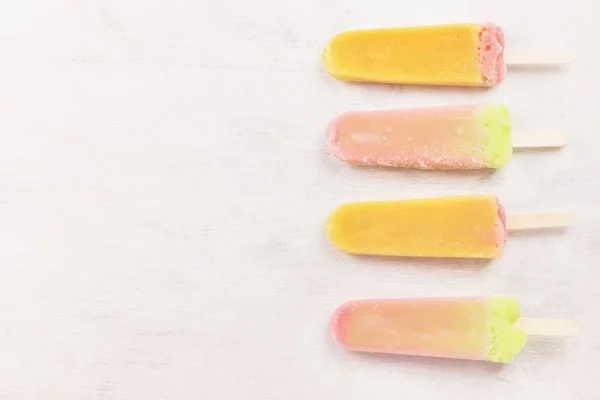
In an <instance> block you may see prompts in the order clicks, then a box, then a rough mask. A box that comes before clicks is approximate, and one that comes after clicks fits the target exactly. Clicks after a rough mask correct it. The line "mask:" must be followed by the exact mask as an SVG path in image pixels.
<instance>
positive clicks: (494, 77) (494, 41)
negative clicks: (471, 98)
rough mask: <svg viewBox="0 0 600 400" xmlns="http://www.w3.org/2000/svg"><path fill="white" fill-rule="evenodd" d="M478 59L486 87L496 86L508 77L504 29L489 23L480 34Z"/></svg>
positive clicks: (482, 28)
mask: <svg viewBox="0 0 600 400" xmlns="http://www.w3.org/2000/svg"><path fill="white" fill-rule="evenodd" d="M478 39H479V41H478V46H477V59H478V65H479V71H480V73H481V79H482V84H483V85H484V86H495V85H497V84H498V83H500V82H502V81H503V80H504V78H505V76H506V65H505V63H504V43H505V42H504V32H503V31H502V28H500V27H499V26H497V25H495V24H493V23H487V24H484V25H483V26H482V27H481V30H480V31H479V33H478Z"/></svg>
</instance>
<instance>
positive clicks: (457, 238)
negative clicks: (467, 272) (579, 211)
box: [326, 195, 573, 258]
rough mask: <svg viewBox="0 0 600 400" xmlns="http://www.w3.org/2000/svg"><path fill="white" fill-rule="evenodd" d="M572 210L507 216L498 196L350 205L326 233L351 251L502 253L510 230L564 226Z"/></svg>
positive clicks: (343, 207)
mask: <svg viewBox="0 0 600 400" xmlns="http://www.w3.org/2000/svg"><path fill="white" fill-rule="evenodd" d="M572 223H573V216H572V215H571V214H568V213H549V214H529V215H528V214H523V215H509V216H508V218H507V217H506V215H505V213H504V207H503V206H502V205H501V204H500V202H499V201H498V199H497V198H496V197H495V196H489V195H468V196H452V197H440V198H430V199H413V200H397V201H372V202H361V203H347V204H343V205H341V206H339V207H338V208H336V209H335V210H334V211H333V212H332V213H331V215H330V216H329V219H328V220H327V223H326V231H327V235H328V236H329V239H330V240H331V242H332V243H333V244H334V245H335V246H336V247H338V248H339V249H340V250H342V251H345V252H347V253H352V254H365V255H381V256H407V257H469V258H496V257H499V256H500V254H501V252H502V249H503V248H504V244H505V242H506V235H507V229H510V230H513V229H536V228H548V227H564V226H569V225H571V224H572Z"/></svg>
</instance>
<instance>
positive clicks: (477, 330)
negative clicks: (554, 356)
mask: <svg viewBox="0 0 600 400" xmlns="http://www.w3.org/2000/svg"><path fill="white" fill-rule="evenodd" d="M517 319H519V303H518V302H517V301H516V300H514V299H511V298H507V297H466V298H421V299H385V300H359V301H351V302H348V303H346V304H344V305H342V306H341V307H340V308H338V309H337V311H336V312H335V313H334V315H333V316H332V318H331V322H330V327H331V330H332V333H333V336H334V338H335V339H336V341H337V342H338V343H339V344H340V345H341V346H343V347H344V348H346V349H348V350H353V351H361V352H374V353H391V354H405V355H415V356H429V357H444V358H460V359H469V360H486V361H493V362H501V363H508V362H511V361H513V358H514V357H515V356H516V355H517V354H518V353H519V352H520V351H521V349H522V348H523V347H524V346H525V344H526V342H527V334H526V333H525V332H524V331H523V330H521V329H520V328H518V327H517V326H515V325H514V323H515V321H517Z"/></svg>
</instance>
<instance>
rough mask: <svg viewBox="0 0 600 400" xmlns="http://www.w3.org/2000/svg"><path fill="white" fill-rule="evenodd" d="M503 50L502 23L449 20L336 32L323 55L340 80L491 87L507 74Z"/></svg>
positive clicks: (326, 63)
mask: <svg viewBox="0 0 600 400" xmlns="http://www.w3.org/2000/svg"><path fill="white" fill-rule="evenodd" d="M503 50H504V34H503V33H502V29H500V27H498V26H496V25H494V24H491V23H488V24H484V25H480V24H451V25H437V26H418V27H408V28H389V29H371V30H356V31H348V32H344V33H340V34H338V35H337V36H335V37H334V38H332V39H331V41H330V42H329V43H328V44H327V46H326V47H325V50H324V51H323V56H322V60H323V64H324V65H325V67H326V68H327V70H328V72H329V73H330V74H331V75H332V76H333V77H335V78H337V79H340V80H343V81H354V82H381V83H401V84H426V85H466V86H494V85H496V84H497V83H499V82H501V81H502V80H503V79H504V76H505V72H506V67H505V65H504V58H503Z"/></svg>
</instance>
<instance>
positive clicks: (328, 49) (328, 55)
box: [321, 36, 339, 79]
mask: <svg viewBox="0 0 600 400" xmlns="http://www.w3.org/2000/svg"><path fill="white" fill-rule="evenodd" d="M336 38H337V36H334V37H333V38H331V39H330V40H329V42H327V44H326V45H325V48H324V49H323V52H322V53H321V63H322V64H323V66H324V67H325V69H326V70H327V72H328V73H329V75H331V76H332V77H334V78H336V79H339V78H338V76H337V75H336V73H335V68H334V65H333V50H334V49H333V47H334V42H335V40H336Z"/></svg>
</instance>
